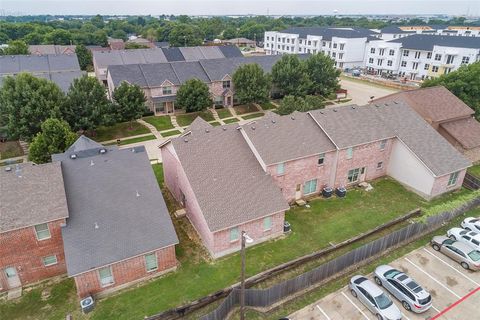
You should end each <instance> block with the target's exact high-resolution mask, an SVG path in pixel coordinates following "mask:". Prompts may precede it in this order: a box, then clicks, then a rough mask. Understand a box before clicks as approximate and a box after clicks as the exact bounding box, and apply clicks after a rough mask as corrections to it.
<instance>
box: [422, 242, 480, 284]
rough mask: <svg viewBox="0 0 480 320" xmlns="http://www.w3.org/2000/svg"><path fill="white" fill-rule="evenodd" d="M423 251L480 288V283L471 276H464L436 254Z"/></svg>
mask: <svg viewBox="0 0 480 320" xmlns="http://www.w3.org/2000/svg"><path fill="white" fill-rule="evenodd" d="M423 250H425V251H426V252H428V253H429V254H430V255H432V256H433V257H435V258H436V259H437V260H439V261H441V262H442V263H443V264H445V265H447V266H449V267H450V268H452V269H453V270H455V272H457V273H459V274H460V275H461V276H462V277H464V278H465V279H467V280H468V281H470V282H471V283H473V284H475V285H477V286H478V287H480V283H478V282H477V281H475V280H473V279H472V278H470V277H469V276H467V275H466V274H463V273H462V272H460V271H459V270H457V269H456V268H454V267H452V266H451V265H450V264H449V263H448V262H446V261H444V260H443V259H441V258H439V257H437V256H436V255H435V254H433V253H432V252H430V250H427V249H425V248H423Z"/></svg>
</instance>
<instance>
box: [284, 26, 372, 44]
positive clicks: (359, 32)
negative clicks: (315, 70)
mask: <svg viewBox="0 0 480 320" xmlns="http://www.w3.org/2000/svg"><path fill="white" fill-rule="evenodd" d="M280 32H282V33H291V34H298V35H299V37H300V38H306V37H307V35H314V36H322V39H324V40H327V41H331V40H332V38H333V37H338V38H368V37H370V36H372V35H374V34H376V33H377V32H375V31H372V30H369V29H364V28H357V27H351V28H349V27H291V28H288V29H285V30H283V31H280Z"/></svg>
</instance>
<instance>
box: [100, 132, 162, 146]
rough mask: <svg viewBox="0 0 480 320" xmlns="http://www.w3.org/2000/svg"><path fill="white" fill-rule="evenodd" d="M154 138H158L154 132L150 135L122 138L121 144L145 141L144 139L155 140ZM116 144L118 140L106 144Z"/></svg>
mask: <svg viewBox="0 0 480 320" xmlns="http://www.w3.org/2000/svg"><path fill="white" fill-rule="evenodd" d="M154 139H156V137H155V136H154V135H153V134H149V135H148V136H143V137H138V138H131V139H125V140H121V141H120V143H119V145H121V146H123V145H126V144H132V143H137V142H143V141H148V140H154ZM116 144H117V143H116V142H110V143H106V144H105V145H106V146H111V145H116Z"/></svg>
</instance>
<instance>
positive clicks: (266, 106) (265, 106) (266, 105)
mask: <svg viewBox="0 0 480 320" xmlns="http://www.w3.org/2000/svg"><path fill="white" fill-rule="evenodd" d="M261 106H262V109H263V110H270V109H275V108H276V106H275V105H274V104H273V103H271V102H270V101H269V102H265V103H262V104H261Z"/></svg>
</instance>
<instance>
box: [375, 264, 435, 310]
mask: <svg viewBox="0 0 480 320" xmlns="http://www.w3.org/2000/svg"><path fill="white" fill-rule="evenodd" d="M374 274H375V276H374V279H375V282H376V283H377V284H378V285H379V286H383V287H384V288H385V289H387V291H388V292H390V293H391V294H392V295H393V296H394V297H395V298H397V299H398V300H399V301H401V302H402V306H403V307H404V308H405V309H406V310H408V311H413V312H415V313H422V312H425V311H427V310H428V309H430V308H431V307H432V296H431V295H430V293H428V292H427V291H426V290H425V289H423V288H422V287H421V286H420V285H418V284H417V283H416V282H415V281H414V280H413V279H412V278H410V277H409V276H407V275H406V274H405V273H403V272H401V271H398V270H397V269H395V268H392V267H390V266H388V265H383V266H379V267H377V268H376V269H375V272H374Z"/></svg>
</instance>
